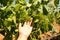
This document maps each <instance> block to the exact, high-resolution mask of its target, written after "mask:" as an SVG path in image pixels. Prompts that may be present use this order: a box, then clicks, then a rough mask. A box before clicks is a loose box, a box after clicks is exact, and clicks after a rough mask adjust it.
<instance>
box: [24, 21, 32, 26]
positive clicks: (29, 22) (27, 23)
mask: <svg viewBox="0 0 60 40" xmlns="http://www.w3.org/2000/svg"><path fill="white" fill-rule="evenodd" d="M31 23H32V21H26V22H25V23H24V25H29V26H31Z"/></svg>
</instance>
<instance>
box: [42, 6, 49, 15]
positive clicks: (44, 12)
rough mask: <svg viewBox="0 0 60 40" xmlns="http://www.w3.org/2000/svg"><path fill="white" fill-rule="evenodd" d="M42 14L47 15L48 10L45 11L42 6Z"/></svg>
mask: <svg viewBox="0 0 60 40" xmlns="http://www.w3.org/2000/svg"><path fill="white" fill-rule="evenodd" d="M43 14H44V15H47V14H48V11H47V9H46V8H45V7H44V6H43Z"/></svg>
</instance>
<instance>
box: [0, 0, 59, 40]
mask: <svg viewBox="0 0 60 40" xmlns="http://www.w3.org/2000/svg"><path fill="white" fill-rule="evenodd" d="M58 5H59V0H29V1H28V2H26V0H0V33H2V34H3V35H4V36H5V38H4V40H16V39H17V37H18V26H17V25H18V23H20V22H21V23H24V22H25V21H26V20H32V21H33V23H32V24H33V27H34V28H33V31H32V32H31V35H30V36H29V40H39V35H40V34H43V33H45V32H47V31H55V30H53V21H54V20H57V23H58V24H60V8H59V6H58ZM13 38H15V39H13Z"/></svg>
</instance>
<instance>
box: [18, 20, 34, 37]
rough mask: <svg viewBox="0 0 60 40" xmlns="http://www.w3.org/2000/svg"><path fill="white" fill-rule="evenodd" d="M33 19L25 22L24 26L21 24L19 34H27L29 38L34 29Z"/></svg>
mask: <svg viewBox="0 0 60 40" xmlns="http://www.w3.org/2000/svg"><path fill="white" fill-rule="evenodd" d="M31 23H32V22H31V21H28V22H25V23H24V25H23V27H22V24H21V23H20V24H19V35H22V36H25V37H27V38H28V36H29V35H30V33H31V31H32V28H33V27H32V26H31Z"/></svg>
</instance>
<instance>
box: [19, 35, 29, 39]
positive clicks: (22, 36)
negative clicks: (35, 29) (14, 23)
mask: <svg viewBox="0 0 60 40" xmlns="http://www.w3.org/2000/svg"><path fill="white" fill-rule="evenodd" d="M27 38H28V37H26V36H25V35H19V37H18V40H27Z"/></svg>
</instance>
